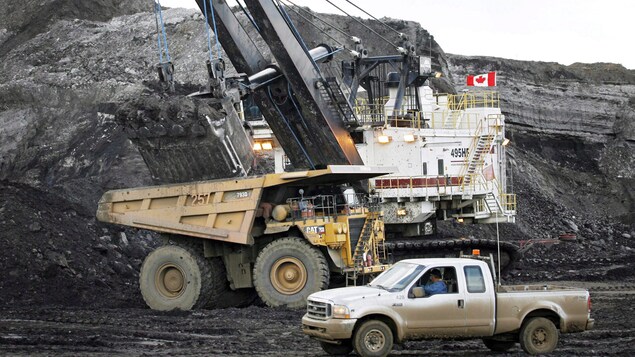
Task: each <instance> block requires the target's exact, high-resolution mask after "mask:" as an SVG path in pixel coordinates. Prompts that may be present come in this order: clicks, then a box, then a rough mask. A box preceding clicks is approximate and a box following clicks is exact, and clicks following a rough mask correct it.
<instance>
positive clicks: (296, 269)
mask: <svg viewBox="0 0 635 357" xmlns="http://www.w3.org/2000/svg"><path fill="white" fill-rule="evenodd" d="M253 279H254V286H255V287H256V291H257V292H258V296H260V298H261V299H262V301H264V302H265V304H267V305H269V306H271V307H277V306H287V307H290V308H304V307H305V306H306V298H307V297H308V296H309V295H310V294H312V293H314V292H317V291H320V290H324V289H326V288H327V287H328V285H329V270H328V263H327V261H326V259H325V258H324V255H323V254H322V252H320V251H319V250H318V249H317V248H315V247H313V246H311V245H310V244H308V243H307V242H306V241H305V240H304V239H300V238H295V237H288V238H280V239H277V240H274V241H273V242H271V243H269V244H268V245H267V246H265V247H264V249H263V250H262V251H260V253H259V254H258V257H257V258H256V264H255V265H254V277H253Z"/></svg>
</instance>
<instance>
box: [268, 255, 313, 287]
mask: <svg viewBox="0 0 635 357" xmlns="http://www.w3.org/2000/svg"><path fill="white" fill-rule="evenodd" d="M269 278H270V279H271V284H272V285H273V287H274V288H275V289H276V290H277V291H278V292H280V293H281V294H285V295H293V294H296V293H298V292H299V291H300V290H302V288H304V285H306V280H307V272H306V267H305V266H304V264H302V261H300V260H299V259H296V258H292V257H284V258H280V259H278V260H277V261H276V262H275V263H274V264H273V266H272V267H271V273H270V274H269Z"/></svg>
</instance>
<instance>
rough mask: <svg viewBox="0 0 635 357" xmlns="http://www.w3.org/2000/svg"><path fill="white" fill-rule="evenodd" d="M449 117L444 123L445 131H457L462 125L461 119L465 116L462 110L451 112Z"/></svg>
mask: <svg viewBox="0 0 635 357" xmlns="http://www.w3.org/2000/svg"><path fill="white" fill-rule="evenodd" d="M448 113H449V114H448V116H447V118H446V119H445V122H444V123H443V129H456V128H458V127H459V125H460V123H461V117H462V116H463V111H462V110H450V111H449V112H448Z"/></svg>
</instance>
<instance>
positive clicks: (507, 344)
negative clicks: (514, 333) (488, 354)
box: [483, 338, 516, 352]
mask: <svg viewBox="0 0 635 357" xmlns="http://www.w3.org/2000/svg"><path fill="white" fill-rule="evenodd" d="M483 343H484V344H485V347H487V348H489V349H490V350H491V351H495V352H505V351H507V350H509V349H510V348H512V347H514V345H515V344H516V342H515V341H500V340H493V339H491V338H484V339H483Z"/></svg>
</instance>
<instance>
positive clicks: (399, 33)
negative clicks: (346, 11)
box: [346, 0, 402, 36]
mask: <svg viewBox="0 0 635 357" xmlns="http://www.w3.org/2000/svg"><path fill="white" fill-rule="evenodd" d="M346 2H347V3H349V4H351V5H353V6H355V7H356V8H357V9H359V10H360V11H361V12H363V13H365V14H366V15H368V16H370V18H371V19H373V20H375V21H377V22H379V23H381V24H382V25H384V26H386V27H387V28H388V29H390V30H391V31H393V32H395V33H396V34H397V35H399V36H401V35H402V34H401V32H399V31H397V30H395V29H394V28H392V27H390V26H388V25H387V24H386V23H385V22H383V21H381V20H380V19H378V18H376V17H375V16H373V15H371V14H369V13H368V12H366V10H364V9H362V8H361V7H359V6H357V5H355V4H354V3H353V2H352V1H350V0H346Z"/></svg>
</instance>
